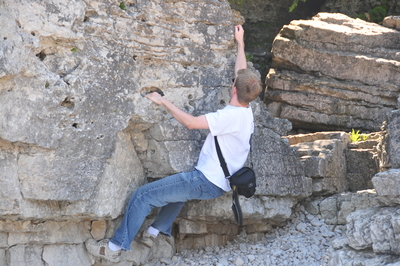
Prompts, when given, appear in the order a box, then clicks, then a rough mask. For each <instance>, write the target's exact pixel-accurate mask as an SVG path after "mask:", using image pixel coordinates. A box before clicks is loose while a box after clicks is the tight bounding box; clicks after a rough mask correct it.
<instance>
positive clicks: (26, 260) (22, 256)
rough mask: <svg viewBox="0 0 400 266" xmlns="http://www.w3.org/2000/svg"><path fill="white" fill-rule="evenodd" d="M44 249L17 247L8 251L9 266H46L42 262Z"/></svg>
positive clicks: (30, 246) (25, 246) (34, 246)
mask: <svg viewBox="0 0 400 266" xmlns="http://www.w3.org/2000/svg"><path fill="white" fill-rule="evenodd" d="M42 252H43V247H42V246H39V245H17V246H13V247H11V248H10V249H9V250H8V251H7V254H6V256H7V261H8V266H21V265H32V266H45V264H44V262H43V260H42Z"/></svg>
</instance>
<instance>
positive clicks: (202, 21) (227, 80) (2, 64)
mask: <svg viewBox="0 0 400 266" xmlns="http://www.w3.org/2000/svg"><path fill="white" fill-rule="evenodd" d="M241 23H243V18H242V17H241V16H240V15H239V14H238V13H237V12H236V11H232V10H231V9H230V7H229V4H228V3H227V2H226V1H219V0H215V1H214V0H212V1H206V2H204V1H200V2H199V1H191V0H188V1H159V0H154V1H147V0H146V1H131V0H129V1H124V3H123V4H121V2H118V1H101V2H98V1H90V0H89V1H74V0H71V1H64V2H60V1H46V2H45V3H44V2H43V3H42V2H37V1H7V0H6V1H3V2H2V4H1V9H0V24H1V25H2V27H0V37H1V43H0V58H1V60H0V169H2V171H1V173H0V184H1V185H0V199H1V201H0V218H1V219H2V220H1V222H2V227H1V229H0V264H2V265H18V264H24V265H29V264H31V265H44V264H45V265H61V264H63V263H68V264H69V265H93V264H96V265H101V263H102V262H99V261H98V260H95V259H94V258H93V257H91V256H90V255H88V254H87V253H86V251H85V249H84V246H83V242H84V240H85V239H86V238H89V237H93V238H96V239H100V238H102V237H110V236H112V234H113V232H114V230H115V228H116V227H117V226H118V224H119V221H120V217H121V215H122V214H123V213H124V211H125V205H126V202H127V200H128V199H129V197H130V195H131V194H132V192H133V191H134V190H135V189H136V188H137V187H138V186H140V185H142V184H144V183H146V182H149V181H152V180H156V179H159V178H162V177H164V176H166V175H170V174H174V173H176V172H180V171H188V170H191V169H192V168H193V166H194V165H195V163H196V161H197V156H198V154H199V150H200V148H201V144H202V142H203V141H204V138H205V136H206V134H207V132H206V131H196V130H195V131H190V130H187V129H186V128H184V127H183V126H181V125H180V124H179V123H178V122H177V121H176V120H175V119H173V118H172V116H171V115H170V114H168V113H167V112H166V111H165V110H163V109H162V108H160V107H158V106H156V105H154V104H153V103H151V102H150V101H148V100H147V99H145V98H143V97H142V96H141V94H142V93H143V92H144V90H145V89H144V88H146V87H152V86H155V87H159V88H161V89H162V91H163V92H164V94H165V97H167V98H168V99H170V100H171V101H172V102H174V103H175V104H176V105H177V106H178V107H179V108H181V109H183V110H185V111H187V112H189V113H191V114H193V115H200V114H204V113H207V112H212V111H216V110H218V109H220V108H223V107H224V106H225V105H226V104H227V103H228V101H229V90H230V89H231V80H232V77H233V76H234V73H233V69H234V62H235V52H236V44H235V43H234V38H233V26H234V25H236V24H241ZM249 68H251V64H249ZM252 108H253V109H254V112H255V116H256V121H255V124H256V127H255V128H256V130H255V134H254V137H253V150H252V152H251V156H250V157H249V161H248V164H249V165H252V166H254V168H255V169H256V174H257V176H258V179H259V182H258V190H257V195H256V197H254V198H253V199H251V200H248V201H243V211H244V215H245V224H246V226H247V227H248V230H249V232H253V233H254V237H257V235H261V234H262V233H263V232H265V231H268V230H269V229H270V228H271V225H272V224H284V223H285V221H286V220H287V219H288V218H289V217H290V215H291V213H292V208H293V206H294V205H295V204H296V203H297V202H298V201H299V200H301V199H303V198H305V197H307V196H309V195H310V194H311V179H309V178H307V177H305V176H304V171H303V168H302V165H301V163H300V160H299V159H298V157H297V156H296V154H295V152H294V151H293V149H292V148H291V147H290V146H289V144H288V143H287V141H286V140H284V139H281V136H282V135H286V133H287V131H289V130H290V129H291V124H290V123H289V122H288V121H287V120H282V119H275V118H271V117H270V116H269V113H268V111H267V110H266V109H265V108H264V107H263V103H261V102H260V101H258V102H254V103H253V104H252ZM230 205H231V199H230V195H229V194H228V195H226V196H225V197H223V198H221V199H219V200H216V201H211V202H203V203H200V204H198V203H197V201H196V202H190V203H188V205H187V206H186V207H185V209H184V210H183V212H182V214H181V216H180V218H179V220H178V221H177V226H174V228H178V229H179V230H181V232H182V233H181V234H178V233H176V232H175V231H174V235H175V236H176V238H175V239H176V240H177V243H176V246H175V243H174V239H172V238H160V240H158V241H160V245H163V246H164V247H165V248H164V249H158V248H157V247H156V248H153V249H152V250H151V251H149V250H143V247H140V246H139V245H138V243H137V242H135V241H134V242H133V243H132V250H135V252H131V253H129V252H128V253H126V255H125V257H124V258H123V262H122V264H124V265H125V264H126V265H130V264H132V263H133V264H140V263H143V262H144V261H145V260H146V259H148V258H159V257H161V256H165V257H168V256H170V255H171V254H172V252H174V251H175V250H176V249H177V248H180V247H185V248H190V247H201V246H205V245H214V244H224V243H226V241H228V240H229V239H232V237H234V236H235V235H236V234H237V233H238V231H239V229H238V227H237V226H236V225H235V222H234V217H233V213H232V211H231V208H230ZM210 210H212V211H210ZM156 212H157V210H154V212H153V213H152V214H151V215H150V216H149V220H147V221H146V222H145V224H144V227H145V226H146V225H149V223H150V222H151V219H152V217H153V216H154V214H155V213H156ZM227 225H228V227H227ZM204 228H206V230H205V229H204ZM222 228H228V229H223V230H222ZM50 233H52V234H50ZM191 236H194V237H191ZM50 254H52V255H50ZM62 254H69V255H68V256H67V257H63V256H62Z"/></svg>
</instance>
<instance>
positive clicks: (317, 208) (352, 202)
mask: <svg viewBox="0 0 400 266" xmlns="http://www.w3.org/2000/svg"><path fill="white" fill-rule="evenodd" d="M378 198H379V197H378V195H376V193H375V191H374V190H364V191H358V192H357V193H351V192H344V193H340V194H336V195H333V196H330V197H328V198H319V199H314V200H313V199H311V198H308V199H306V200H305V203H304V206H305V209H306V210H307V211H308V212H309V213H311V214H313V215H317V216H318V217H320V218H321V219H324V221H325V223H326V224H328V225H335V226H336V225H345V224H346V217H347V216H348V215H349V214H350V213H352V212H354V211H357V210H364V209H368V208H371V207H379V206H382V204H381V203H380V201H379V199H378Z"/></svg>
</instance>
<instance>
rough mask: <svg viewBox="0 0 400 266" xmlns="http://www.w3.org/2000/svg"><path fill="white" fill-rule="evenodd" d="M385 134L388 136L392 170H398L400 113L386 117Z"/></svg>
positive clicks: (397, 111)
mask: <svg viewBox="0 0 400 266" xmlns="http://www.w3.org/2000/svg"><path fill="white" fill-rule="evenodd" d="M387 134H388V135H389V148H388V152H389V158H390V164H391V167H392V168H400V111H399V110H396V111H393V112H391V113H390V114H389V115H388V124H387Z"/></svg>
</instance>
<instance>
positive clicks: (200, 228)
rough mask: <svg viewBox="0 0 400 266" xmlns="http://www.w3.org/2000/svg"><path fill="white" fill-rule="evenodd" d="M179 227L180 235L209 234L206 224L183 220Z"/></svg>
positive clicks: (180, 221)
mask: <svg viewBox="0 0 400 266" xmlns="http://www.w3.org/2000/svg"><path fill="white" fill-rule="evenodd" d="M178 225H179V233H180V234H207V232H208V231H207V225H206V224H205V223H199V222H194V221H189V220H186V219H181V220H179V223H178Z"/></svg>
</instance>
